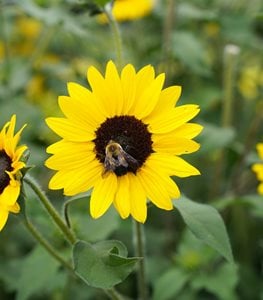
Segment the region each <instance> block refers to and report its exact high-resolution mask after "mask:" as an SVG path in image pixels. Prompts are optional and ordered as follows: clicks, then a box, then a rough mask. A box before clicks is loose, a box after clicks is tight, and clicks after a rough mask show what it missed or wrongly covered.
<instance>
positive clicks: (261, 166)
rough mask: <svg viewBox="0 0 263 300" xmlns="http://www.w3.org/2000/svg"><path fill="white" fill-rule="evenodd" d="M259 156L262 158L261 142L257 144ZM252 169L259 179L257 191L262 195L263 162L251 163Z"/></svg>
mask: <svg viewBox="0 0 263 300" xmlns="http://www.w3.org/2000/svg"><path fill="white" fill-rule="evenodd" d="M257 151H258V155H259V158H260V159H261V160H263V143H259V144H257ZM252 170H253V171H254V172H255V173H256V176H257V179H258V180H259V181H260V184H259V186H258V193H259V194H261V195H263V163H262V162H261V163H256V164H253V166H252Z"/></svg>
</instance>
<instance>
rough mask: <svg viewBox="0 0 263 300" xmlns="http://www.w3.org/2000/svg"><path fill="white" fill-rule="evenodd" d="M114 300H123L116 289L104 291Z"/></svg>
mask: <svg viewBox="0 0 263 300" xmlns="http://www.w3.org/2000/svg"><path fill="white" fill-rule="evenodd" d="M103 291H104V292H105V293H106V294H107V295H108V296H109V297H110V298H111V299H112V300H122V299H123V297H122V296H121V295H120V294H119V293H118V292H117V291H116V290H115V289H114V288H112V289H109V290H103Z"/></svg>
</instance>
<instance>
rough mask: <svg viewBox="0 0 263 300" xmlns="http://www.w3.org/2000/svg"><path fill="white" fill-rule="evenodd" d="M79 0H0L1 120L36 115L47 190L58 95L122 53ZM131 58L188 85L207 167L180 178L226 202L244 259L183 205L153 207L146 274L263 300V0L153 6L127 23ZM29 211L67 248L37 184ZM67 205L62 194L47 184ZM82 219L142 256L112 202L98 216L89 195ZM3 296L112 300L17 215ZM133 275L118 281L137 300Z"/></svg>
mask: <svg viewBox="0 0 263 300" xmlns="http://www.w3.org/2000/svg"><path fill="white" fill-rule="evenodd" d="M79 3H80V2H78V1H76V0H67V1H59V0H37V1H33V0H23V1H18V0H17V1H8V0H6V1H3V0H2V1H0V22H1V24H0V107H1V110H0V113H1V120H0V123H1V124H0V125H1V126H2V125H3V124H4V123H5V122H6V121H7V120H8V119H9V117H10V116H11V115H12V114H13V113H16V114H17V118H18V123H19V124H18V125H19V126H20V125H22V124H24V123H27V124H28V126H27V128H26V130H25V131H24V135H23V143H26V144H27V145H28V146H29V148H30V150H31V156H30V160H29V163H30V164H32V165H35V168H33V169H32V170H31V171H30V172H31V173H32V174H34V175H35V176H36V177H37V178H38V180H39V181H40V182H41V184H42V186H43V187H44V189H46V187H47V182H48V180H49V178H50V176H51V173H50V171H49V170H47V169H46V168H45V167H44V166H43V163H44V160H45V159H46V158H47V154H46V153H45V148H46V146H47V145H49V144H50V143H51V142H54V141H55V140H56V139H57V138H56V136H55V135H53V134H52V133H51V132H50V130H49V129H47V127H46V125H45V122H44V118H45V117H46V116H50V115H52V116H54V115H59V112H58V107H57V96H58V95H63V94H64V95H65V94H66V93H67V92H66V82H69V81H75V82H78V83H82V84H84V85H86V80H85V76H86V70H87V67H88V66H90V65H95V66H96V67H97V68H99V69H101V70H103V69H104V66H105V63H106V62H107V61H108V60H109V59H114V57H115V54H114V45H113V39H112V35H111V32H110V29H109V27H108V25H107V24H104V23H101V22H99V21H98V18H97V17H96V16H93V17H92V16H90V14H89V12H88V11H86V10H85V9H78V10H76V9H74V7H75V5H76V4H79ZM120 27H121V31H122V36H123V40H124V50H125V60H126V61H127V62H131V63H133V64H134V65H135V66H136V67H137V69H139V68H140V67H142V66H144V65H145V64H152V65H154V67H155V68H156V69H157V70H158V72H163V71H165V72H166V74H167V78H166V85H167V86H168V85H171V84H177V85H182V86H183V95H182V97H181V100H180V103H181V104H183V103H196V104H199V105H200V107H201V113H200V115H199V117H198V118H197V119H198V120H197V121H198V122H200V123H202V124H203V125H204V126H205V129H204V131H203V133H202V134H201V136H200V138H199V141H200V143H201V145H202V147H201V150H200V151H199V152H198V153H196V154H193V155H190V156H189V157H187V159H188V160H191V162H192V163H193V164H194V165H195V166H197V167H198V169H200V170H201V173H202V175H201V176H199V177H194V178H189V179H184V180H178V179H176V180H177V182H178V184H179V186H180V187H181V190H182V192H183V193H184V194H185V195H186V196H187V197H189V198H191V199H192V200H194V201H196V202H199V203H207V204H210V205H212V206H214V207H216V208H217V209H218V210H219V211H220V213H221V215H222V216H223V218H224V220H225V224H226V228H227V231H228V233H229V236H230V240H231V244H232V247H233V254H234V259H235V262H236V265H232V264H229V263H228V262H226V261H225V260H224V258H222V257H221V256H219V254H217V252H215V251H214V250H212V249H211V248H209V247H208V246H206V245H204V244H203V243H201V242H200V241H198V240H197V239H196V238H195V237H194V236H193V235H192V233H190V231H189V230H188V229H186V227H185V225H184V223H183V221H182V218H181V216H180V214H179V213H178V211H177V210H174V211H172V212H164V211H160V210H158V209H156V208H154V207H151V208H150V209H149V217H148V219H147V222H146V225H145V231H146V241H147V256H148V260H147V272H148V279H149V285H150V287H151V292H152V295H153V299H155V300H157V299H158V300H166V299H167V300H169V299H175V297H177V299H180V300H184V299H187V300H189V299H190V300H191V299H194V300H195V299H197V300H198V299H202V300H203V299H219V300H221V299H222V300H235V299H255V300H257V299H258V300H260V299H263V286H262V279H263V277H262V261H263V249H262V248H263V231H262V228H263V199H262V197H260V196H257V194H256V187H257V180H256V178H255V175H254V174H253V173H252V171H251V169H250V167H251V164H253V163H254V162H256V161H257V155H256V152H255V145H256V143H257V142H260V141H261V142H262V134H263V126H262V118H263V60H262V53H263V52H262V51H263V4H262V1H260V0H250V1H245V0H232V1H227V0H213V1H208V0H185V1H169V0H166V1H165V0H163V1H161V0H159V1H157V2H156V6H155V9H154V11H153V12H152V14H151V15H149V16H147V17H145V18H143V19H140V20H137V21H130V22H124V23H121V24H120ZM229 44H233V45H236V46H237V47H239V54H238V55H236V56H237V57H236V65H235V69H234V72H233V74H232V75H233V76H232V79H233V86H232V92H233V95H234V96H233V109H232V111H231V121H230V122H229V123H228V124H226V123H224V118H223V112H224V108H225V105H226V104H225V101H226V97H227V96H226V88H227V87H226V83H225V78H226V70H227V66H226V65H225V63H224V53H225V51H226V46H227V45H229ZM27 193H28V195H29V197H28V198H29V200H28V205H27V207H28V210H29V215H30V216H31V217H32V219H33V220H34V223H35V224H36V226H37V227H38V228H39V229H40V230H41V232H42V233H43V234H44V235H45V236H47V237H48V239H49V240H50V241H51V242H52V243H53V244H54V245H55V246H56V247H57V248H58V249H60V252H61V253H62V254H63V255H65V257H66V256H67V255H68V253H67V250H66V249H67V247H66V245H65V242H64V241H63V239H62V238H61V236H60V233H59V232H57V231H56V230H55V229H54V227H53V226H52V225H51V221H50V219H49V218H48V217H47V215H46V213H45V211H44V210H43V209H42V207H41V206H39V203H38V202H37V199H36V198H35V196H34V195H33V194H31V193H30V191H27ZM48 194H49V195H50V196H51V198H52V199H55V201H54V205H56V206H57V208H58V209H59V210H60V209H61V207H62V204H63V201H64V200H63V197H62V194H61V193H60V192H51V191H48ZM70 213H71V215H72V225H73V227H74V228H75V230H76V231H77V232H78V234H79V236H80V237H81V238H83V239H85V240H87V241H89V242H99V241H101V240H103V239H105V238H107V239H119V240H121V241H123V243H124V244H125V245H126V246H127V248H128V252H129V254H131V255H134V253H133V247H132V237H131V227H132V223H131V220H130V219H128V220H125V221H123V220H121V219H120V218H119V216H117V214H116V213H115V212H114V210H110V211H109V212H108V213H107V214H106V215H105V216H103V217H102V218H101V219H99V220H96V221H95V220H92V219H91V218H90V216H89V214H88V201H87V199H80V200H79V201H76V203H75V204H74V205H72V206H71V208H70ZM0 245H1V247H0V299H4V300H5V299H7V300H9V299H17V300H26V299H40V300H41V299H51V300H59V299H63V300H64V299H78V300H81V299H104V298H105V296H104V295H103V294H102V293H101V291H100V290H99V289H95V288H87V286H85V285H84V284H82V283H81V282H80V281H79V280H77V279H74V278H72V276H70V275H69V274H67V273H65V272H62V269H61V268H60V266H59V265H58V264H57V263H56V262H55V261H54V260H53V258H51V257H49V256H48V254H46V252H45V250H43V249H42V248H41V247H40V246H36V244H35V242H34V240H33V239H32V238H31V236H30V235H29V234H28V232H27V231H26V230H25V229H24V227H23V225H22V224H21V223H20V221H19V218H17V217H16V216H13V215H12V216H11V217H10V218H9V220H8V225H7V226H6V227H5V229H4V230H3V231H2V232H1V234H0ZM135 286H136V279H135V276H134V274H132V275H130V276H129V277H128V278H127V279H126V280H125V281H124V282H123V283H121V284H120V285H118V289H119V290H120V291H122V292H123V293H124V294H126V295H129V296H130V297H131V298H135V297H136V291H135Z"/></svg>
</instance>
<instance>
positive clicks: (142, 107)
mask: <svg viewBox="0 0 263 300" xmlns="http://www.w3.org/2000/svg"><path fill="white" fill-rule="evenodd" d="M164 79H165V75H164V74H160V75H159V76H157V77H156V78H155V79H154V80H153V81H152V82H151V83H150V84H149V85H148V86H147V88H146V89H145V90H144V91H143V93H142V94H141V95H140V97H139V98H136V101H135V102H134V105H133V106H132V107H131V110H130V113H131V114H134V115H135V116H136V118H138V119H143V118H144V117H147V116H148V115H149V114H150V113H151V112H152V111H153V109H154V108H155V106H156V103H157V101H158V99H159V97H160V93H161V90H162V87H163V83H164Z"/></svg>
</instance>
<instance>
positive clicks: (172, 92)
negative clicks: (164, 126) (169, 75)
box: [145, 85, 182, 123]
mask: <svg viewBox="0 0 263 300" xmlns="http://www.w3.org/2000/svg"><path fill="white" fill-rule="evenodd" d="M181 92H182V88H181V87H180V86H176V85H175V86H170V87H168V88H166V89H163V90H162V91H161V93H160V97H159V100H158V102H157V103H156V105H155V108H154V110H153V111H152V113H151V114H150V116H149V118H158V117H159V116H160V115H161V114H163V113H165V112H166V111H167V110H171V109H173V108H174V106H175V105H176V103H177V101H178V100H179V97H180V95H181ZM147 119H148V117H146V119H145V122H146V123H147Z"/></svg>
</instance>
